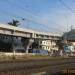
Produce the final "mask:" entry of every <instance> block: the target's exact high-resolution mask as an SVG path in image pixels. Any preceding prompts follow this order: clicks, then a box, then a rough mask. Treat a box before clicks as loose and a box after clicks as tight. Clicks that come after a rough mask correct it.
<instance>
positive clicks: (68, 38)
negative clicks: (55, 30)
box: [62, 29, 75, 56]
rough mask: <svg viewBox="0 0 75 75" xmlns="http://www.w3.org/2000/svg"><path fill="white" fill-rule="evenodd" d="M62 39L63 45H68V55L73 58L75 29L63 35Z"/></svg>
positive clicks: (74, 52)
mask: <svg viewBox="0 0 75 75" xmlns="http://www.w3.org/2000/svg"><path fill="white" fill-rule="evenodd" d="M62 38H63V42H64V45H65V44H66V45H68V47H69V49H70V54H71V55H74V56H75V29H72V30H71V31H69V32H66V33H64V34H63V37H62ZM69 49H68V50H69Z"/></svg>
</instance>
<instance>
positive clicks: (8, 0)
mask: <svg viewBox="0 0 75 75" xmlns="http://www.w3.org/2000/svg"><path fill="white" fill-rule="evenodd" d="M7 2H9V4H10V3H11V4H12V5H15V6H17V8H19V9H21V10H23V11H24V12H26V13H27V14H29V15H30V16H33V17H36V18H37V17H39V16H40V15H34V13H32V12H30V11H27V10H25V8H24V7H22V6H21V5H19V4H17V3H12V2H11V1H10V0H7ZM21 2H22V1H21ZM49 21H50V20H49ZM51 22H52V23H53V24H55V25H59V24H57V23H55V22H53V21H51ZM59 27H61V26H60V25H59Z"/></svg>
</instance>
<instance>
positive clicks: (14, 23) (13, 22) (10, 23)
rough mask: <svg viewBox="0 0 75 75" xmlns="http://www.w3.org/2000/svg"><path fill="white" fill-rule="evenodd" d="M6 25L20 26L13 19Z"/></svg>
mask: <svg viewBox="0 0 75 75" xmlns="http://www.w3.org/2000/svg"><path fill="white" fill-rule="evenodd" d="M8 24H9V25H12V26H16V27H17V26H18V25H20V24H19V21H18V20H14V19H13V21H12V22H8Z"/></svg>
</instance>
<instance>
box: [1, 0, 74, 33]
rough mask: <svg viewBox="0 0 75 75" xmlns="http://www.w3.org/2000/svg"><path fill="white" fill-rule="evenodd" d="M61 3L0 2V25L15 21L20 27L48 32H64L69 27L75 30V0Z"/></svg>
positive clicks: (55, 0) (57, 0)
mask: <svg viewBox="0 0 75 75" xmlns="http://www.w3.org/2000/svg"><path fill="white" fill-rule="evenodd" d="M61 1H63V2H64V3H65V4H66V5H67V6H68V7H69V8H68V7H66V6H64V4H63V3H62V2H61ZM61 1H60V0H0V23H8V22H9V21H12V19H16V20H19V21H20V23H21V25H20V27H23V28H24V27H25V28H30V29H34V30H38V31H49V32H64V31H67V28H68V30H70V27H71V25H72V26H73V28H75V0H61ZM70 9H71V10H70ZM22 18H24V19H25V20H24V21H23V20H22Z"/></svg>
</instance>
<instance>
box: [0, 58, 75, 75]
mask: <svg viewBox="0 0 75 75" xmlns="http://www.w3.org/2000/svg"><path fill="white" fill-rule="evenodd" d="M71 68H75V58H64V59H37V60H24V61H9V62H8V61H6V62H0V75H32V74H36V73H40V72H45V74H46V75H50V74H52V73H57V72H62V70H66V69H71Z"/></svg>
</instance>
